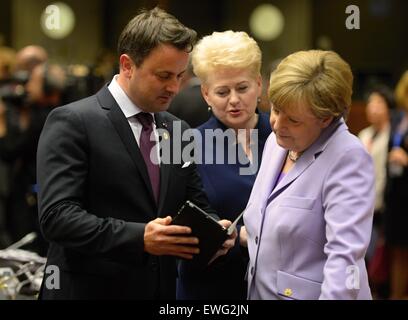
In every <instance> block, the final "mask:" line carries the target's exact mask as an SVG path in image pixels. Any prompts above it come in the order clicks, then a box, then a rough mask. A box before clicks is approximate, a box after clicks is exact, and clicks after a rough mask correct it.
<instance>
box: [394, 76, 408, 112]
mask: <svg viewBox="0 0 408 320" xmlns="http://www.w3.org/2000/svg"><path fill="white" fill-rule="evenodd" d="M395 100H396V101H397V105H398V106H399V107H402V108H404V109H405V110H406V111H408V70H407V71H405V72H404V74H403V75H402V77H401V79H400V80H399V81H398V84H397V87H396V88H395Z"/></svg>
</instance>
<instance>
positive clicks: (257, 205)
mask: <svg viewBox="0 0 408 320" xmlns="http://www.w3.org/2000/svg"><path fill="white" fill-rule="evenodd" d="M352 82H353V75H352V73H351V69H350V67H349V65H348V64H347V63H346V62H345V61H344V60H342V59H341V58H340V56H338V55H337V54H336V53H334V52H331V51H317V50H313V51H301V52H297V53H294V54H292V55H290V56H288V57H287V58H286V59H284V60H283V61H282V62H281V64H280V65H279V66H278V68H277V69H276V70H275V71H274V72H273V73H272V75H271V84H270V88H269V98H270V101H271V105H272V109H271V118H270V121H271V125H272V128H273V131H274V133H272V134H271V135H270V137H269V138H268V140H267V142H266V145H265V150H264V153H263V158H262V164H261V168H260V171H259V174H258V176H257V179H256V181H255V184H254V188H253V190H252V193H251V196H250V199H249V201H248V205H247V208H246V211H245V214H244V222H245V227H246V232H247V244H248V249H249V256H250V263H249V266H248V298H249V299H371V293H370V288H369V286H368V279H367V271H366V266H365V263H364V256H365V253H366V250H367V246H368V244H369V240H370V235H371V228H372V218H373V210H374V169H373V164H372V161H371V158H370V156H369V155H368V154H367V152H366V151H365V150H364V147H363V146H362V144H361V143H360V142H359V140H358V139H357V138H356V137H355V136H353V135H352V134H351V133H350V132H349V131H348V128H347V125H346V124H345V122H344V120H343V118H344V117H345V116H346V115H347V113H348V110H349V107H350V104H351V94H352Z"/></svg>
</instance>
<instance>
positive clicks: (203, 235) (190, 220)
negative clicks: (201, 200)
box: [172, 201, 228, 266]
mask: <svg viewBox="0 0 408 320" xmlns="http://www.w3.org/2000/svg"><path fill="white" fill-rule="evenodd" d="M172 224H175V225H181V226H188V227H190V228H191V231H192V235H193V236H195V237H197V238H198V239H199V244H198V247H199V248H200V253H199V254H198V255H194V258H193V262H194V263H195V264H198V265H202V266H205V265H207V264H208V262H209V261H210V259H211V258H212V257H213V256H214V254H215V253H216V252H217V251H218V249H220V248H221V246H222V244H223V243H224V241H225V240H227V238H228V234H227V229H226V228H224V227H223V226H221V225H220V224H219V223H218V222H217V220H215V219H214V218H213V217H212V216H210V215H209V214H208V213H206V212H205V211H203V210H202V209H201V208H199V207H198V206H196V205H195V204H194V203H192V202H191V201H186V203H185V204H184V205H183V206H182V207H181V209H180V210H179V212H178V213H177V215H176V216H175V217H174V218H173V221H172Z"/></svg>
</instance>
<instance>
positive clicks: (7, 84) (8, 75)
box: [0, 45, 116, 256]
mask: <svg viewBox="0 0 408 320" xmlns="http://www.w3.org/2000/svg"><path fill="white" fill-rule="evenodd" d="M112 57H113V58H112ZM114 57H115V55H112V54H109V53H103V54H102V55H101V58H100V59H99V61H97V63H96V64H95V65H94V66H85V65H68V66H66V65H59V64H56V63H51V62H50V61H49V55H48V53H47V51H46V49H44V48H43V47H40V46H37V45H30V46H27V47H24V48H22V49H21V50H19V51H17V52H16V51H15V50H13V49H11V48H8V47H0V249H3V248H7V247H8V246H10V245H11V244H13V243H15V242H17V241H18V240H20V239H21V238H23V237H24V236H25V235H27V234H28V233H30V232H36V234H37V238H36V239H35V240H34V241H33V242H32V243H30V244H28V245H27V246H26V247H25V249H28V250H32V251H34V252H37V253H38V254H40V255H42V256H45V255H46V251H47V244H46V242H45V241H44V240H43V238H42V237H41V233H40V230H39V227H38V218H37V215H38V213H37V196H36V193H37V185H36V152H37V144H38V139H39V137H40V134H41V130H42V128H43V125H44V123H45V120H46V118H47V115H48V113H49V112H50V111H51V110H52V109H53V108H55V107H58V106H61V105H64V104H67V103H69V102H72V101H74V100H78V99H80V98H83V97H86V96H88V95H90V94H93V93H94V92H95V91H97V90H98V89H99V88H100V87H101V86H102V85H103V84H104V83H105V82H106V81H107V79H111V77H112V75H113V74H115V73H116V72H115V68H116V66H115V60H114Z"/></svg>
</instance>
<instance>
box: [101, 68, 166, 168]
mask: <svg viewBox="0 0 408 320" xmlns="http://www.w3.org/2000/svg"><path fill="white" fill-rule="evenodd" d="M117 77H118V75H115V76H114V77H113V79H112V81H111V83H110V84H109V86H108V90H109V91H110V93H111V94H112V96H113V98H114V99H115V101H116V102H117V104H118V105H119V108H120V109H121V110H122V112H123V114H124V115H125V117H126V119H127V121H128V123H129V125H130V128H131V129H132V132H133V135H134V136H135V139H136V142H137V144H138V145H139V146H140V134H141V133H142V128H143V127H142V124H141V123H140V122H139V121H138V120H137V118H136V117H135V116H136V115H137V114H139V113H140V112H144V111H143V110H142V109H140V108H139V107H138V106H137V105H135V104H134V103H133V102H132V101H131V100H130V99H129V97H128V96H127V94H126V93H125V91H124V90H123V89H122V87H121V86H120V85H119V83H118V82H117ZM149 113H150V114H151V115H152V117H153V132H154V136H155V138H156V141H159V135H158V132H157V128H156V120H155V118H154V113H153V112H149ZM156 150H157V159H159V158H160V148H156ZM157 163H159V165H160V161H157Z"/></svg>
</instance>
